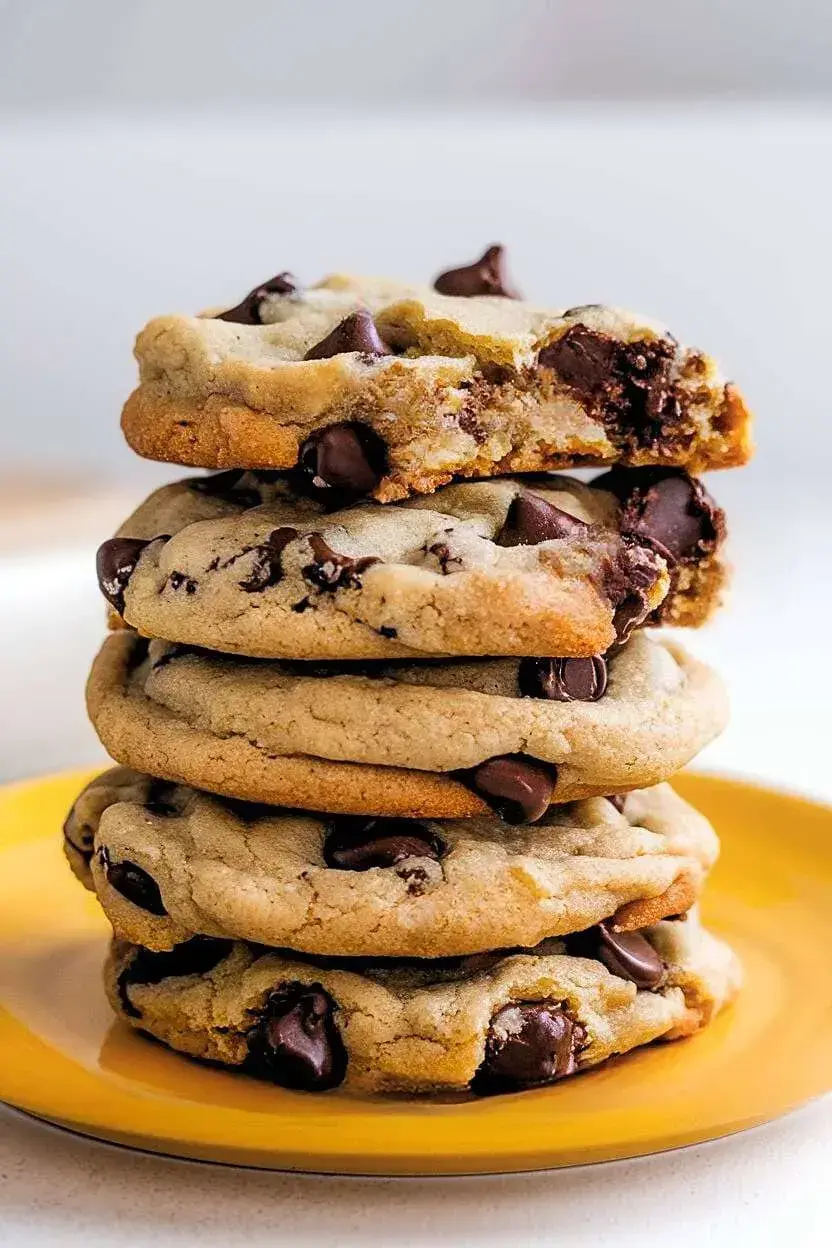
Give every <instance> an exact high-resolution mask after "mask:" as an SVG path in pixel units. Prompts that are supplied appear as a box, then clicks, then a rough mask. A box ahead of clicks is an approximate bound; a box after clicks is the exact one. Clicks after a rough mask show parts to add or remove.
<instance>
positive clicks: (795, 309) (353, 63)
mask: <svg viewBox="0 0 832 1248" xmlns="http://www.w3.org/2000/svg"><path fill="white" fill-rule="evenodd" d="M829 13H830V11H829V10H828V8H827V6H826V5H824V4H821V3H817V4H814V3H808V2H807V3H800V2H797V3H792V4H790V5H788V6H783V5H775V4H765V3H760V0H758V2H757V3H756V4H752V3H750V2H749V3H717V2H716V0H711V2H708V3H705V2H704V0H700V2H699V3H695V4H693V3H675V4H670V5H669V4H667V3H662V4H659V3H654V2H653V0H642V2H641V3H633V4H626V5H624V4H621V3H615V2H614V0H610V2H609V3H601V2H598V3H592V2H588V3H586V4H583V5H576V4H574V2H573V3H570V4H559V3H544V2H541V0H526V2H525V3H523V2H522V0H515V2H514V3H513V4H511V5H509V4H506V3H503V4H500V3H497V2H496V0H478V2H477V0H470V2H469V0H458V2H457V3H453V2H452V0H444V2H443V3H435V2H433V0H422V3H421V4H419V5H409V6H407V5H397V4H394V3H385V4H381V3H378V4H375V3H369V2H367V0H365V2H364V3H360V2H357V0H354V2H353V3H352V4H350V5H343V4H336V3H324V2H323V0H318V2H317V3H316V2H315V0H312V2H307V3H305V4H303V5H300V4H294V3H285V4H284V3H260V2H258V0H248V3H246V4H245V5H236V6H233V8H232V6H229V5H225V4H222V3H215V2H203V3H201V4H198V3H190V2H180V3H176V2H175V0H168V2H167V3H162V2H161V0H160V2H158V3H146V2H145V3H133V4H131V5H129V6H128V5H123V6H122V5H113V4H112V3H109V4H107V3H104V2H103V0H102V2H101V3H90V2H83V0H76V2H75V3H73V4H64V3H60V2H56V3H46V2H37V0H36V2H34V3H32V2H30V3H29V4H27V5H15V4H7V5H3V4H1V3H0V277H2V286H1V287H0V292H1V293H0V304H1V306H0V318H1V320H0V445H1V446H2V455H0V487H2V489H3V495H2V497H0V521H2V501H3V498H7V497H10V496H11V492H12V490H13V489H14V490H15V491H22V492H23V493H24V494H25V493H26V491H27V490H30V491H31V493H32V496H34V492H35V488H36V486H37V485H38V483H39V482H40V481H41V480H42V479H43V478H47V477H48V478H50V480H53V481H54V482H55V485H56V487H57V486H61V485H64V484H66V485H67V488H71V489H72V490H73V491H74V492H73V494H72V497H73V500H74V501H73V502H72V503H71V504H61V503H60V502H59V501H58V502H57V503H56V501H55V497H54V491H52V492H51V494H50V498H49V500H48V501H46V502H44V507H43V509H42V511H40V512H36V511H35V509H34V508H30V515H29V517H28V518H27V519H26V520H25V521H22V520H20V519H12V520H10V521H9V520H6V521H3V522H2V523H0V605H2V607H3V610H2V612H0V688H2V694H3V706H4V713H3V717H2V723H0V776H5V777H17V776H22V775H26V774H31V773H34V772H38V771H45V770H51V769H54V768H57V767H63V766H70V765H74V764H80V763H84V762H87V761H91V760H93V759H95V758H97V757H98V753H97V747H96V745H95V742H94V739H93V736H92V733H91V732H90V730H89V729H88V727H87V725H86V723H85V720H84V716H83V710H82V705H81V689H82V684H83V679H84V675H85V669H86V667H87V665H88V662H89V658H90V656H91V654H92V652H93V650H94V649H95V646H96V644H97V642H98V639H99V637H100V634H101V631H102V617H101V606H100V601H99V598H98V595H97V590H96V587H95V584H94V577H93V573H92V563H91V558H92V552H93V551H94V548H95V545H96V544H97V542H98V540H100V539H101V538H102V537H103V536H105V535H106V533H107V532H109V531H110V529H111V528H112V527H113V526H114V525H115V523H117V521H118V519H119V518H121V516H122V515H123V514H124V512H125V511H126V509H127V508H128V507H129V506H130V505H132V502H134V501H137V500H138V498H139V497H140V496H141V495H142V493H143V492H145V491H146V489H147V488H148V487H149V485H150V483H151V482H153V481H158V480H163V479H165V477H166V476H170V475H172V472H175V470H169V469H165V468H163V467H159V466H151V465H142V464H140V463H139V462H138V461H137V460H135V459H134V457H131V456H130V455H129V454H128V453H127V451H126V448H124V447H123V445H122V443H121V440H120V437H119V433H118V427H117V419H118V412H119V408H120V405H121V402H122V401H123V398H124V396H125V394H126V392H127V391H128V389H129V388H130V386H131V384H132V379H133V366H132V361H131V359H130V345H131V340H132V336H133V334H134V332H135V331H136V329H137V328H138V327H139V326H140V325H141V323H142V322H143V321H144V320H146V319H147V318H148V317H150V316H151V315H153V314H155V313H158V312H162V311H173V310H180V309H181V310H185V311H189V310H193V309H195V308H198V307H200V306H202V305H205V304H208V303H216V302H222V301H223V300H225V299H227V300H228V302H229V303H231V302H235V301H236V300H237V299H238V298H239V297H240V296H241V295H242V294H243V293H244V292H245V291H246V290H247V289H248V288H249V287H250V286H252V285H254V284H255V283H256V282H257V281H259V280H261V279H262V278H264V277H266V276H269V275H270V274H271V273H273V272H276V271H278V270H280V269H283V268H290V269H292V270H293V271H294V272H295V273H296V274H297V275H298V276H299V277H301V278H302V279H305V280H314V279H315V278H316V277H317V276H319V275H322V274H323V273H324V272H327V271H329V270H331V269H333V268H348V269H352V270H354V271H370V272H372V271H376V272H379V271H381V272H397V273H401V274H402V275H404V276H408V277H413V278H420V277H423V276H424V277H427V276H430V275H432V274H433V273H434V272H435V271H437V270H438V269H440V268H443V267H446V266H447V265H449V264H453V263H455V262H461V261H464V260H466V259H469V258H473V256H474V254H476V253H477V252H478V250H479V249H481V247H482V246H484V245H485V244H486V243H488V242H491V241H494V240H501V241H503V242H505V243H507V244H508V246H509V249H510V258H511V266H512V271H513V275H514V277H515V278H516V280H517V283H518V284H519V285H520V286H521V287H522V289H523V290H524V291H525V292H526V293H527V294H528V295H529V296H530V297H532V298H535V299H537V300H540V301H548V302H552V303H554V304H562V305H569V304H576V303H584V302H594V301H602V300H603V301H609V302H618V303H622V304H624V305H630V306H632V307H635V308H637V309H639V310H641V311H644V312H647V313H649V314H651V315H653V316H655V317H657V318H658V319H661V320H664V321H666V322H667V323H668V324H669V325H670V327H671V328H672V329H673V331H674V332H675V333H676V334H677V336H678V337H681V338H684V339H686V340H688V341H691V342H693V343H695V344H697V345H700V346H702V347H704V348H706V349H708V350H710V351H712V352H714V353H715V354H717V355H718V356H719V357H720V358H721V359H722V360H723V362H724V363H725V365H726V367H727V369H728V371H729V372H730V373H731V374H732V375H733V376H734V377H735V378H736V380H737V381H738V382H739V383H740V384H741V386H742V387H743V389H744V390H745V392H746V393H747V395H748V396H749V398H750V400H751V402H752V404H753V406H754V408H755V410H756V412H757V414H758V435H759V443H760V450H759V454H758V456H757V458H756V460H755V461H754V463H753V465H752V466H751V467H749V468H748V469H747V470H745V471H743V472H741V473H728V474H722V475H716V476H714V478H713V479H712V481H711V483H710V484H711V488H712V489H713V491H714V493H715V494H716V495H717V497H718V498H719V500H720V501H721V502H723V503H724V504H725V506H726V507H727V509H728V512H729V520H730V522H731V529H732V533H733V556H734V561H735V563H736V566H737V574H736V585H735V592H734V596H733V600H732V602H731V605H730V607H729V609H728V610H727V611H726V612H725V613H723V615H722V616H721V617H720V618H719V620H718V621H716V622H715V623H714V624H713V625H712V626H711V627H710V628H709V629H707V630H705V632H704V633H702V634H701V635H700V636H698V637H696V638H694V639H693V644H694V646H695V648H696V649H697V650H698V651H699V652H700V653H702V654H704V655H705V656H707V657H709V658H710V659H711V660H712V661H713V662H714V663H715V664H717V666H719V667H720V669H721V670H722V672H723V673H724V675H725V677H726V679H727V681H728V682H729V684H730V686H731V689H732V692H733V698H734V718H733V722H732V725H731V728H730V729H729V731H728V732H727V733H726V734H725V737H724V738H723V739H722V740H721V741H720V742H718V743H716V744H715V745H714V746H713V747H711V749H710V750H709V751H708V752H707V753H706V755H705V757H704V758H703V764H704V765H707V766H711V767H719V768H721V769H729V770H735V771H741V772H744V773H747V774H751V775H755V776H758V777H760V778H762V779H765V780H768V781H771V782H775V783H778V784H782V785H786V786H789V787H793V788H799V789H802V790H804V791H807V792H810V793H815V794H818V795H821V796H825V797H827V798H832V767H831V766H830V762H829V758H830V745H832V742H831V741H830V731H829V710H828V708H829V706H830V695H832V682H830V677H829V659H828V652H829V642H828V635H829V623H828V621H829V619H830V612H832V589H830V554H829V544H830V533H832V501H831V500H830V490H831V489H832V478H830V471H829V466H828V465H829V458H830V451H832V412H830V403H829V382H828V372H829V360H830V342H829V335H830V324H829V291H830V289H832V282H831V281H830V278H832V263H830V247H829V236H830V221H832V212H830V177H832V174H830V169H832V161H831V160H830V158H831V157H832V110H830V105H829V103H828V98H829V87H830V82H829V73H830V71H829V64H830V53H832V46H831V45H832V19H830V16H829ZM29 472H32V473H34V474H36V475H35V479H34V481H33V482H31V483H29V482H28V478H27V473H29ZM84 496H85V497H86V501H79V499H83V497H84ZM12 514H13V515H14V516H18V515H19V514H20V513H19V512H13V513H12ZM787 845H788V830H787V829H784V852H787ZM828 988H829V985H819V991H828ZM795 1060H799V1055H796V1059H795ZM831 1138H832V1133H831V1132H830V1112H829V1110H828V1108H827V1107H825V1106H820V1107H814V1108H813V1109H811V1110H809V1111H806V1112H805V1113H803V1114H802V1115H798V1116H796V1117H794V1118H792V1119H790V1120H787V1121H786V1122H784V1123H781V1124H774V1125H772V1126H771V1127H768V1128H765V1129H763V1130H761V1131H759V1132H757V1133H754V1134H751V1135H748V1136H746V1137H742V1138H739V1139H736V1140H733V1141H726V1142H723V1143H718V1144H714V1145H712V1146H707V1147H704V1148H699V1149H694V1150H688V1151H686V1152H683V1153H678V1154H674V1155H672V1156H668V1157H664V1158H656V1159H648V1160H645V1161H642V1162H638V1163H624V1164H621V1165H618V1166H615V1167H596V1168H593V1169H588V1170H584V1171H580V1172H570V1173H562V1174H558V1175H546V1176H534V1177H528V1178H515V1179H506V1180H498V1179H490V1180H482V1181H477V1180H464V1181H457V1182H450V1181H449V1182H442V1183H436V1184H425V1183H415V1182H395V1183H393V1182H387V1183H384V1182H383V1183H360V1182H355V1181H343V1182H333V1181H331V1180H330V1181H327V1180H321V1179H318V1180H314V1179H302V1178H298V1177H279V1176H271V1175H256V1174H251V1173H245V1172H239V1171H233V1170H208V1169H206V1168H203V1167H185V1166H178V1165H176V1164H175V1163H172V1162H166V1161H163V1160H159V1159H151V1158H141V1157H137V1156H134V1155H132V1154H130V1153H128V1152H124V1151H115V1150H106V1149H103V1148H101V1147H100V1146H96V1145H94V1144H90V1143H86V1142H82V1141H77V1140H73V1139H71V1138H70V1137H67V1136H64V1135H61V1134H58V1133H53V1132H50V1131H48V1130H47V1129H45V1128H42V1127H40V1126H38V1125H36V1124H32V1123H29V1122H27V1121H25V1120H23V1119H19V1118H16V1117H14V1116H12V1115H8V1114H6V1115H0V1244H6V1243H8V1244H30V1243H44V1244H64V1243H66V1244H70V1243H82V1242H83V1243H85V1244H88V1245H92V1244H98V1243H101V1244H105V1243H110V1242H113V1241H114V1240H115V1239H116V1238H118V1240H119V1241H121V1242H124V1243H125V1244H128V1245H132V1244H136V1245H138V1244H144V1243H150V1242H151V1241H152V1240H156V1239H158V1238H159V1236H160V1235H161V1236H163V1238H164V1241H165V1242H171V1243H179V1242H182V1243H189V1242H199V1243H200V1244H201V1245H205V1246H207V1245H212V1244H215V1243H216V1244H233V1243H243V1242H245V1243H246V1244H256V1243H261V1242H262V1243H280V1242H285V1243H293V1244H294V1243H303V1244H305V1243H310V1244H311V1243H353V1242H355V1243H378V1244H398V1243H403V1244H407V1243H419V1244H421V1243H431V1242H447V1243H451V1244H457V1243H459V1244H462V1243H469V1242H470V1243H477V1244H480V1245H487V1244H494V1243H505V1244H516V1243H530V1244H532V1243H535V1244H536V1243H541V1244H543V1243H566V1244H573V1243H574V1244H587V1245H590V1244H591V1245H598V1244H604V1245H605V1244H614V1245H615V1248H628V1246H629V1245H631V1244H633V1245H635V1244H638V1245H643V1246H645V1248H649V1246H650V1245H652V1244H654V1243H655V1244H662V1245H663V1246H664V1245H666V1244H667V1243H668V1242H669V1241H671V1242H673V1244H674V1245H688V1244H699V1243H701V1242H702V1241H703V1240H708V1241H709V1242H711V1243H715V1244H726V1245H727V1244H733V1243H734V1242H735V1241H736V1239H737V1238H738V1237H739V1235H740V1234H741V1235H743V1236H744V1237H745V1238H747V1239H748V1240H749V1242H754V1243H756V1244H769V1243H771V1244H774V1243H780V1242H781V1241H782V1240H783V1238H784V1237H786V1236H788V1238H789V1240H790V1241H791V1242H795V1243H797V1244H800V1245H810V1246H813V1245H815V1244H818V1245H819V1244H821V1243H827V1242H828V1222H829V1220H828V1214H827V1212H826V1208H827V1205H828V1201H827V1197H826V1190H825V1185H827V1174H828V1146H829V1143H830V1139H831ZM824 1150H826V1152H825V1151H824Z"/></svg>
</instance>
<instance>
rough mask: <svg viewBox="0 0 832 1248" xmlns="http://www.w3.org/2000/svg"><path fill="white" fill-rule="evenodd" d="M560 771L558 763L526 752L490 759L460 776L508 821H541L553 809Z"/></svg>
mask: <svg viewBox="0 0 832 1248" xmlns="http://www.w3.org/2000/svg"><path fill="white" fill-rule="evenodd" d="M557 776H558V771H557V767H556V766H555V765H554V763H541V762H538V760H537V759H531V758H526V757H524V756H523V755H522V754H507V755H505V756H504V757H501V758H489V759H488V760H487V762H484V763H480V765H479V767H474V768H472V769H471V770H470V771H467V772H462V773H459V778H460V780H462V782H463V783H464V784H467V785H468V786H469V787H470V788H472V789H473V790H474V792H475V793H479V795H480V796H481V797H482V798H484V800H485V801H486V802H488V804H489V806H491V808H492V809H493V810H494V811H495V812H496V813H497V814H498V815H499V816H500V818H501V819H504V820H505V822H506V823H537V821H538V819H541V818H542V817H543V815H545V813H546V811H547V810H548V809H549V804H550V803H551V800H552V794H553V793H554V791H555V785H556V783H557Z"/></svg>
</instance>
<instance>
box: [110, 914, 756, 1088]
mask: <svg viewBox="0 0 832 1248" xmlns="http://www.w3.org/2000/svg"><path fill="white" fill-rule="evenodd" d="M571 950H574V952H571ZM106 983H107V991H108V995H109V998H110V1001H111V1002H112V1005H113V1008H114V1009H115V1011H116V1012H117V1013H118V1014H119V1015H120V1017H121V1018H123V1019H124V1021H125V1022H127V1023H128V1024H129V1025H130V1026H131V1027H135V1028H137V1029H138V1030H140V1031H143V1032H146V1033H149V1034H150V1035H151V1036H155V1037H156V1039H157V1040H161V1041H163V1042H164V1043H165V1044H167V1045H169V1046H170V1047H171V1048H173V1049H177V1050H179V1051H180V1052H182V1053H186V1054H188V1055H189V1056H191V1057H196V1058H201V1059H203V1060H207V1061H210V1062H216V1063H220V1064H221V1065H223V1066H225V1067H231V1068H236V1069H238V1070H241V1071H245V1072H246V1073H248V1074H251V1075H255V1076H257V1077H259V1078H262V1079H267V1080H270V1081H271V1082H273V1083H277V1084H280V1085H281V1086H283V1087H288V1088H295V1089H301V1090H304V1091H309V1092H324V1091H327V1090H329V1089H332V1088H336V1087H339V1086H342V1087H344V1088H345V1089H346V1090H348V1091H351V1092H358V1093H372V1092H383V1093H385V1092H386V1093H391V1092H392V1093H395V1092H407V1093H431V1092H432V1093H443V1092H444V1093H459V1092H465V1091H469V1090H470V1091H473V1092H475V1093H491V1092H510V1091H518V1090H520V1089H523V1088H529V1087H539V1086H541V1085H545V1084H548V1083H552V1082H554V1081H555V1080H558V1079H561V1078H563V1077H565V1076H568V1075H571V1074H574V1073H576V1072H578V1071H581V1070H584V1069H586V1068H587V1067H590V1066H594V1065H597V1064H598V1063H599V1062H603V1061H604V1060H605V1059H606V1058H608V1057H611V1056H613V1055H614V1054H616V1053H626V1052H627V1051H628V1050H630V1049H634V1048H637V1047H638V1046H639V1045H643V1044H649V1043H650V1042H651V1041H653V1040H658V1039H665V1040H673V1039H677V1038H679V1037H682V1036H687V1035H690V1034H691V1033H692V1032H694V1031H696V1030H697V1029H699V1028H700V1027H703V1026H705V1025H706V1024H707V1023H708V1022H709V1021H710V1020H711V1018H712V1017H713V1016H714V1014H715V1013H716V1012H717V1011H718V1010H719V1009H721V1008H722V1006H724V1005H725V1004H726V1003H727V1002H729V1001H730V1000H731V999H732V998H733V996H734V995H735V993H736V992H737V989H738V987H739V983H740V967H739V964H738V962H737V959H736V957H735V956H734V954H733V953H732V952H731V950H730V949H729V948H728V947H727V946H726V945H724V944H722V943H721V942H720V941H718V940H716V939H715V938H714V937H713V936H710V935H709V934H708V933H707V932H705V931H703V930H702V929H701V928H700V927H699V925H698V923H697V922H696V921H695V920H694V919H689V920H688V921H686V922H679V921H676V922H665V923H659V924H656V925H655V926H651V927H648V928H646V929H645V930H644V931H642V932H624V933H615V932H612V931H610V930H609V929H607V928H606V927H604V926H599V927H596V928H593V929H591V930H590V931H589V932H585V933H581V934H580V936H577V937H573V938H571V939H570V940H569V941H566V942H563V941H551V942H546V944H545V945H543V946H539V947H538V948H536V949H534V950H530V951H526V952H520V953H510V954H478V955H475V956H474V957H473V958H469V959H463V960H453V961H450V962H444V963H443V962H438V963H437V962H434V963H431V962H421V963H419V962H416V963H405V964H402V963H400V962H398V963H397V962H396V961H395V960H393V961H391V962H388V963H384V962H383V961H381V962H379V961H376V962H372V961H370V960H369V959H365V960H358V961H354V962H352V963H350V962H349V961H346V962H345V961H338V960H334V959H313V958H299V957H298V956H297V955H294V956H293V955H291V954H288V953H282V952H273V953H264V952H263V951H262V950H261V949H257V948H253V947H251V946H249V945H245V944H241V943H234V942H231V941H225V940H217V939H211V938H209V937H196V938H194V939H193V940H191V941H189V942H187V943H186V944H182V945H178V946H177V947H176V948H175V949H173V950H172V951H171V952H168V953H150V952H149V951H147V950H145V949H142V948H140V947H138V946H136V945H126V944H121V943H119V942H116V943H115V944H114V946H113V951H112V954H111V957H110V961H109V963H108V966H107V971H106Z"/></svg>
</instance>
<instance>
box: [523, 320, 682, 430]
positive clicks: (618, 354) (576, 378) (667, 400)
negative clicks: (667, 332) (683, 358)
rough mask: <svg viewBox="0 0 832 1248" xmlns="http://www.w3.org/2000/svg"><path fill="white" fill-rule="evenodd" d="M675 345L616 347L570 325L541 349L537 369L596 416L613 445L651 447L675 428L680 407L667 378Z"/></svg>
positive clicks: (583, 328) (667, 341) (605, 337)
mask: <svg viewBox="0 0 832 1248" xmlns="http://www.w3.org/2000/svg"><path fill="white" fill-rule="evenodd" d="M675 353H676V344H675V343H674V342H673V341H672V340H671V339H669V338H659V339H656V340H654V341H652V342H648V341H647V340H644V339H641V340H638V341H635V342H618V341H617V340H616V339H614V338H610V337H609V336H608V335H607V334H602V333H598V332H596V331H594V330H590V329H587V328H586V326H584V325H573V326H572V327H571V328H570V329H568V330H567V331H566V333H565V334H562V335H561V336H560V338H558V339H556V340H555V342H552V343H550V344H549V345H548V346H546V347H544V348H543V349H542V350H541V352H540V354H539V356H538V363H539V364H540V366H541V367H543V368H552V369H554V370H555V371H556V372H557V374H558V378H559V380H560V381H561V382H562V383H563V384H564V385H566V386H568V387H569V388H570V389H572V390H574V391H575V392H576V394H577V395H578V396H579V397H580V398H581V399H582V400H583V402H584V403H585V404H587V405H588V406H589V407H590V408H591V409H592V410H593V411H595V412H596V413H597V414H598V415H599V417H600V418H601V419H603V420H604V421H605V422H606V423H607V424H608V425H609V426H610V427H611V429H612V430H613V431H614V432H615V434H616V437H617V441H618V442H622V443H626V442H627V441H628V440H630V441H631V442H632V443H633V445H634V446H639V447H641V446H654V445H655V444H656V441H657V439H658V438H659V437H660V436H661V434H662V433H663V432H664V431H665V430H666V429H667V428H671V427H672V426H673V425H675V424H678V422H679V420H680V419H681V416H682V405H681V400H680V397H679V394H678V393H677V390H676V388H675V385H674V381H673V377H672V365H673V359H674V356H675Z"/></svg>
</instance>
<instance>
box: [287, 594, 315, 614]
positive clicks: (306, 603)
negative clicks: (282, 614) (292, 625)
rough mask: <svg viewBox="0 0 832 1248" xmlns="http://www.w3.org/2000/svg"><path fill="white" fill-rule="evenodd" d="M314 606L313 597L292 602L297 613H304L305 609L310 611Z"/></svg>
mask: <svg viewBox="0 0 832 1248" xmlns="http://www.w3.org/2000/svg"><path fill="white" fill-rule="evenodd" d="M311 606H312V599H311V598H301V599H299V601H298V602H293V603H292V610H293V611H294V612H295V614H296V615H303V613H304V611H308V610H309V608H310V607H311Z"/></svg>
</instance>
